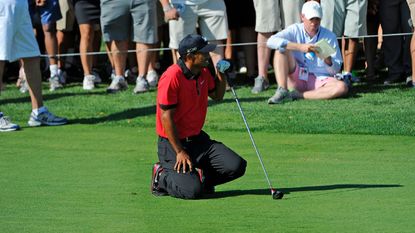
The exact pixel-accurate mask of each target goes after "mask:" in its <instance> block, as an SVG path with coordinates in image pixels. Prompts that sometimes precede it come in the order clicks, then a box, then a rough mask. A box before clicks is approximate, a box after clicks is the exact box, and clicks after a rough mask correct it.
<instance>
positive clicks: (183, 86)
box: [156, 63, 215, 139]
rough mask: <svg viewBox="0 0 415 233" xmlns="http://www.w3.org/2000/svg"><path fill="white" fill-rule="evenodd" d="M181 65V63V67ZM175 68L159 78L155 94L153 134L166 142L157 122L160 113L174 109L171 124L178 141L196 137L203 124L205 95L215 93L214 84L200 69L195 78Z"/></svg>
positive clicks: (159, 119) (206, 71)
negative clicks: (172, 123) (155, 105)
mask: <svg viewBox="0 0 415 233" xmlns="http://www.w3.org/2000/svg"><path fill="white" fill-rule="evenodd" d="M181 64H183V63H181ZM189 72H190V71H189V70H188V69H187V68H185V70H184V72H183V71H182V68H181V67H180V65H178V64H174V65H172V66H170V67H169V68H168V69H167V70H166V71H165V72H164V73H163V75H162V76H161V78H160V80H159V83H158V92H157V107H156V109H157V112H156V132H157V134H158V135H159V136H162V137H165V138H167V135H166V133H165V131H164V128H163V124H162V122H161V109H165V110H166V109H172V108H175V109H176V111H175V114H174V119H173V120H174V123H175V125H176V130H177V133H178V134H179V138H180V139H183V138H185V137H190V136H194V135H198V134H199V133H200V131H201V130H202V128H203V124H204V123H205V118H206V113H207V106H208V93H209V91H213V90H214V89H215V80H214V78H213V77H212V75H211V73H210V72H209V70H208V69H206V68H203V69H202V71H201V73H200V75H199V77H198V78H193V77H191V76H192V74H191V73H189Z"/></svg>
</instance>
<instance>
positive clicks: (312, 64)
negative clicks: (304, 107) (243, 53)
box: [267, 1, 348, 104]
mask: <svg viewBox="0 0 415 233" xmlns="http://www.w3.org/2000/svg"><path fill="white" fill-rule="evenodd" d="M321 18H322V10H321V7H320V4H319V3H317V2H315V1H309V2H306V3H304V5H303V7H302V11H301V20H302V22H303V23H299V24H293V25H291V26H289V27H288V28H286V29H284V30H283V31H281V32H279V33H277V34H275V35H273V36H271V37H270V39H268V41H267V46H268V47H269V48H271V49H276V50H278V51H276V52H275V56H274V68H275V77H276V79H277V83H278V89H277V91H276V93H275V95H274V96H272V97H271V98H270V99H269V100H268V103H269V104H279V103H283V102H284V101H289V100H293V99H300V98H304V99H331V98H336V97H339V96H342V95H345V94H346V93H347V91H348V88H347V85H346V84H345V83H344V82H342V81H339V80H337V79H336V78H334V77H333V76H334V75H335V74H336V73H337V72H338V71H339V70H340V67H341V65H342V58H341V53H340V49H339V46H338V42H337V39H336V35H335V34H334V33H333V32H331V31H329V30H327V29H326V28H324V27H321V26H320V22H321ZM319 40H327V41H328V43H329V44H330V46H331V47H333V48H334V49H335V50H336V52H335V53H334V54H332V55H330V56H328V57H325V58H323V57H321V54H319V53H318V50H317V47H316V46H315V45H314V44H315V43H316V42H318V41H319ZM313 54H314V56H313ZM315 54H317V56H315ZM320 57H321V58H320ZM289 89H293V91H291V92H289V91H288V90H289Z"/></svg>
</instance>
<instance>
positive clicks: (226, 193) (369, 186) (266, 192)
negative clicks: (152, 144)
mask: <svg viewBox="0 0 415 233" xmlns="http://www.w3.org/2000/svg"><path fill="white" fill-rule="evenodd" d="M399 187H403V185H400V184H333V185H321V186H305V187H295V188H280V189H278V190H279V191H282V192H283V193H284V194H285V195H287V194H290V193H292V192H310V191H326V190H339V189H354V190H358V189H373V188H399ZM242 195H271V191H270V189H251V190H231V191H219V192H216V193H215V194H211V195H207V196H206V197H205V199H215V198H224V197H233V196H242Z"/></svg>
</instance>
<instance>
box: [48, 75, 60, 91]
mask: <svg viewBox="0 0 415 233" xmlns="http://www.w3.org/2000/svg"><path fill="white" fill-rule="evenodd" d="M49 85H50V88H49V90H50V91H56V90H57V89H61V88H62V87H63V86H62V84H61V83H60V82H59V76H58V75H55V76H52V77H50V78H49Z"/></svg>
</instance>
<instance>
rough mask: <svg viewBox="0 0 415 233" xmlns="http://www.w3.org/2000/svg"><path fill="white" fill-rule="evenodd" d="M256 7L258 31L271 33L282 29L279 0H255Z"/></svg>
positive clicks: (256, 27) (256, 26) (256, 29)
mask: <svg viewBox="0 0 415 233" xmlns="http://www.w3.org/2000/svg"><path fill="white" fill-rule="evenodd" d="M254 7H255V13H256V19H255V31H256V32H263V33H269V32H276V31H280V30H281V29H282V22H281V6H280V3H279V0H254ZM235 10H237V9H235ZM241 14H242V13H241Z"/></svg>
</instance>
